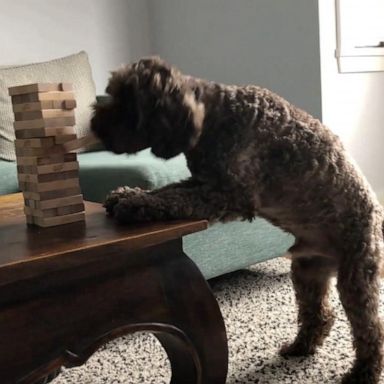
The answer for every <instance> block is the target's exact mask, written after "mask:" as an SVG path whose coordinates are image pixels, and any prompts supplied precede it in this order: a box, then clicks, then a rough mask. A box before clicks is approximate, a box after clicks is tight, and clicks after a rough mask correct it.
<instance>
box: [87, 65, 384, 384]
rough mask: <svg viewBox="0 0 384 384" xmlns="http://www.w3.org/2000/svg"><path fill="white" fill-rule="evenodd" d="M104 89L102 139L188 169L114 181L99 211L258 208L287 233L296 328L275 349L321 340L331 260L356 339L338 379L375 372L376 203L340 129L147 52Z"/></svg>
mask: <svg viewBox="0 0 384 384" xmlns="http://www.w3.org/2000/svg"><path fill="white" fill-rule="evenodd" d="M107 92H108V93H109V94H110V95H111V101H110V102H109V103H107V104H105V105H99V104H97V105H95V114H94V117H93V119H92V129H93V130H94V132H95V133H96V134H97V135H98V136H99V137H100V138H101V139H102V140H103V141H104V143H105V145H106V147H107V148H108V149H110V150H112V151H114V152H116V153H123V152H126V153H134V152H136V151H138V150H140V149H143V148H147V147H151V148H152V152H153V153H154V154H155V155H157V156H160V157H163V158H170V157H172V156H175V155H177V154H179V153H184V154H185V156H186V159H187V163H188V167H189V169H190V171H191V174H192V176H191V177H190V179H188V180H185V181H182V182H180V183H175V184H172V185H169V186H166V187H164V188H162V189H159V190H155V191H152V192H143V191H140V190H137V189H136V190H133V191H132V190H130V189H123V190H120V191H119V190H117V192H114V193H113V196H111V197H110V198H108V199H107V201H106V208H107V210H108V212H110V213H111V214H112V215H114V216H115V217H116V219H117V220H118V221H120V222H123V223H130V222H137V221H149V220H164V219H182V218H196V219H208V220H210V221H217V220H220V221H228V220H234V219H246V220H252V219H253V218H254V217H256V216H260V217H264V218H265V219H267V220H269V221H270V222H271V223H273V224H275V225H277V226H279V227H280V228H282V229H283V230H285V231H288V232H290V233H292V234H293V235H294V236H295V237H296V243H295V245H294V246H293V247H292V248H291V249H290V252H291V253H292V255H293V262H292V279H293V283H294V288H295V292H296V299H297V303H298V307H299V319H298V320H299V324H300V329H299V332H298V335H297V338H296V340H295V341H294V342H293V343H292V344H291V345H290V346H286V347H284V348H283V349H282V351H281V352H282V353H283V354H285V355H298V354H304V355H306V354H311V353H314V352H315V350H316V347H317V346H319V345H321V343H322V342H323V340H324V338H325V337H326V336H327V334H328V333H329V330H330V328H331V325H332V323H333V315H332V311H331V310H330V308H329V306H328V303H327V289H328V283H329V278H330V276H331V274H332V273H333V272H336V273H337V277H338V285H337V287H338V290H339V292H340V298H341V301H342V304H343V306H344V308H345V311H346V313H347V316H348V319H349V321H350V323H351V328H352V333H353V338H354V347H355V349H356V361H355V364H354V366H353V368H352V370H351V371H350V372H349V373H348V374H347V375H346V376H345V378H344V381H343V382H344V383H360V384H363V383H364V384H373V383H378V380H379V376H380V372H381V369H382V357H383V353H382V345H383V338H384V336H383V328H382V325H381V322H380V320H379V316H378V298H379V285H378V278H379V266H380V264H381V258H382V256H383V217H384V215H383V210H382V207H381V206H380V204H379V203H378V202H377V200H376V197H375V195H374V193H373V192H372V191H371V188H370V187H369V185H368V183H367V182H366V180H365V178H364V177H363V176H362V174H361V172H360V171H359V170H358V168H357V167H356V166H355V165H354V164H353V162H352V160H351V159H350V158H349V156H348V155H347V153H346V151H345V150H344V148H343V145H342V143H341V142H340V140H339V138H338V137H337V136H336V135H334V134H333V133H332V132H331V131H330V130H329V129H328V128H327V127H326V126H324V125H322V124H321V123H320V121H318V120H317V119H315V118H313V117H312V116H310V115H309V114H307V113H305V112H304V111H302V110H300V109H298V108H296V107H295V106H293V105H291V104H290V103H288V102H287V101H286V100H284V99H283V98H281V97H279V96H277V95H276V94H274V93H272V92H271V91H269V90H267V89H263V88H260V87H257V86H244V87H238V86H227V85H222V84H217V83H213V82H207V81H204V80H201V79H195V78H192V77H190V76H185V75H183V74H182V73H180V72H179V71H178V70H177V69H175V68H173V67H171V66H169V65H167V64H166V63H164V62H163V61H161V60H160V59H158V58H148V59H143V60H140V61H139V62H137V63H135V64H133V65H130V66H127V67H125V68H122V69H121V70H119V71H117V72H115V73H114V74H113V75H112V78H111V80H110V82H109V85H108V88H107Z"/></svg>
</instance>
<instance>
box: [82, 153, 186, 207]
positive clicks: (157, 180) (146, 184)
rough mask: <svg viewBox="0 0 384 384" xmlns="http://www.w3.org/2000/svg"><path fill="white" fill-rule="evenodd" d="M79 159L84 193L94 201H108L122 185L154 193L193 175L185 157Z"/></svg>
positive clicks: (92, 156)
mask: <svg viewBox="0 0 384 384" xmlns="http://www.w3.org/2000/svg"><path fill="white" fill-rule="evenodd" d="M78 159H79V163H80V184H81V189H82V191H83V194H84V197H85V198H86V199H87V200H90V201H97V202H101V201H104V198H105V196H106V194H107V193H108V192H109V191H111V190H112V189H115V188H116V187H118V186H121V185H128V186H130V187H140V188H143V189H154V188H159V187H162V186H163V185H166V184H169V183H172V182H174V181H178V180H181V179H185V178H187V177H188V176H189V175H190V173H189V170H188V168H187V166H186V160H185V157H184V156H182V155H181V156H177V157H175V158H173V159H170V160H161V159H159V158H157V157H155V156H153V155H152V154H151V152H150V151H149V150H144V151H141V152H139V153H137V154H136V155H130V156H127V155H115V154H113V153H111V152H107V151H99V152H89V153H82V154H80V155H79V156H78Z"/></svg>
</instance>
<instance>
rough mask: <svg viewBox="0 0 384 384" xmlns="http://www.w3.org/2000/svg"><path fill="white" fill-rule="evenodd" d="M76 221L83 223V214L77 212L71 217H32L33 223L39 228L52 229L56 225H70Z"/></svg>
mask: <svg viewBox="0 0 384 384" xmlns="http://www.w3.org/2000/svg"><path fill="white" fill-rule="evenodd" d="M78 221H85V213H84V212H78V213H72V214H71V215H64V216H55V217H34V218H33V223H34V224H36V225H38V226H40V227H53V226H56V225H63V224H70V223H75V222H78Z"/></svg>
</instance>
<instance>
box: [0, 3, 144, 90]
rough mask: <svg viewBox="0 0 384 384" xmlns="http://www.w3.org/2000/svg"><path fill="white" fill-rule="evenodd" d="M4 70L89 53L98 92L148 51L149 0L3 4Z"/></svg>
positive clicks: (1, 62)
mask: <svg viewBox="0 0 384 384" xmlns="http://www.w3.org/2000/svg"><path fill="white" fill-rule="evenodd" d="M0 9H1V12H0V52H1V56H0V65H7V64H21V63H29V62H36V61H44V60H49V59H52V58H56V57H61V56H65V55H68V54H71V53H75V52H78V51H80V50H85V51H86V52H87V53H88V54H89V58H90V62H91V66H92V70H93V75H94V79H95V82H96V88H97V92H98V93H103V91H104V89H105V85H106V82H107V79H108V77H109V71H110V70H112V69H115V68H116V67H118V66H119V65H120V64H122V63H125V62H128V61H131V60H134V59H136V58H138V57H140V56H142V55H148V54H149V52H150V37H149V25H148V8H147V1H145V0H0Z"/></svg>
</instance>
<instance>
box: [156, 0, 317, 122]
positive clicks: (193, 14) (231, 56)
mask: <svg viewBox="0 0 384 384" xmlns="http://www.w3.org/2000/svg"><path fill="white" fill-rule="evenodd" d="M149 4H150V16H151V18H150V20H151V28H152V36H153V51H154V52H156V53H159V54H161V55H162V56H163V57H164V58H165V59H167V60H169V61H170V62H172V63H174V64H176V65H178V66H179V67H180V68H181V69H182V70H183V71H185V72H189V73H191V74H193V75H196V76H200V77H204V78H209V79H211V80H216V81H220V82H225V83H237V84H244V83H254V84H258V85H261V86H265V87H268V88H270V89H272V90H274V91H275V92H277V93H280V94H281V95H282V96H284V97H285V98H287V99H288V100H290V101H291V102H293V103H295V104H296V105H298V106H300V107H302V108H304V109H306V110H307V111H309V112H311V113H312V114H314V115H316V116H317V117H320V114H321V95H320V54H319V37H318V13H317V2H316V1H308V0H289V1H277V0H236V1H235V0H193V1H192V0H190V1H187V0H150V1H149Z"/></svg>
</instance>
